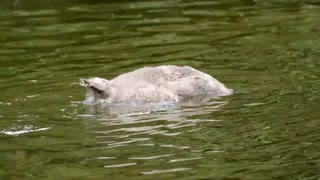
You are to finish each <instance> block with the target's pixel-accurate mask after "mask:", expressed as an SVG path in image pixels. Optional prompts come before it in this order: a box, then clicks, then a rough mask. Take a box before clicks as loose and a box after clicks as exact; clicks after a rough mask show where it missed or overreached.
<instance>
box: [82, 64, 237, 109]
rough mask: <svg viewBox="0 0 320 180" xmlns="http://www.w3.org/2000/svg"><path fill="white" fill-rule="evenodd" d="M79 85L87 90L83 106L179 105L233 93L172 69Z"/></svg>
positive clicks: (144, 70) (213, 81)
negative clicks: (205, 95)
mask: <svg viewBox="0 0 320 180" xmlns="http://www.w3.org/2000/svg"><path fill="white" fill-rule="evenodd" d="M80 85H81V86H84V87H86V88H87V94H86V100H85V101H84V103H86V104H91V103H110V104H114V103H144V102H165V101H170V102H181V101H183V100H186V99H188V98H190V97H192V96H195V95H200V94H208V95H211V96H213V97H218V96H227V95H230V94H232V92H233V90H232V89H228V88H226V87H225V86H224V85H223V84H222V83H220V82H219V81H218V80H216V79H215V78H213V77H212V76H210V75H208V74H205V73H203V72H200V71H198V70H196V69H194V68H192V67H189V66H182V67H181V66H175V65H163V66H157V67H144V68H141V69H137V70H135V71H131V72H128V73H125V74H121V75H119V76H118V77H116V78H114V79H112V80H107V79H103V78H98V77H94V78H89V79H80Z"/></svg>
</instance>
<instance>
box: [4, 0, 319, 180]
mask: <svg viewBox="0 0 320 180" xmlns="http://www.w3.org/2000/svg"><path fill="white" fill-rule="evenodd" d="M319 34H320V1H317V0H305V1H295V0H285V1H280V0H279V1H275V0H272V1H253V0H252V1H251V0H225V1H223V0H221V1H205V0H195V1H188V0H168V1H160V0H156V1H130V0H123V1H114V2H112V1H102V0H95V1H90V0H78V1H77V0H70V1H66V2H64V1H60V0H51V1H49V0H43V1H33V0H24V1H22V0H16V1H9V0H3V1H0V42H1V43H0V92H1V96H0V132H1V133H0V179H14V180H16V179H320V121H319V120H320V119H319V117H320V113H319V111H318V110H319V107H320V106H319V102H320V98H319V95H320V81H319V75H320V36H319ZM160 64H176V65H190V66H193V67H195V68H197V69H199V70H201V71H204V72H206V73H208V74H210V75H212V76H214V77H216V78H217V79H219V80H220V81H221V82H223V83H225V84H226V86H227V87H229V88H233V89H234V90H235V94H234V95H232V96H229V97H223V98H221V99H216V100H213V101H212V102H211V103H210V104H206V105H203V106H200V107H180V106H176V107H169V108H165V109H162V110H155V111H153V110H150V109H144V110H141V111H138V112H134V113H119V112H117V111H114V110H112V109H109V108H105V107H104V108H103V107H98V106H84V105H82V104H81V103H80V102H81V101H82V100H84V96H85V90H84V89H83V88H81V87H79V86H75V85H74V86H70V84H71V83H73V82H77V81H78V79H79V78H80V77H92V76H99V77H104V78H113V77H115V76H117V75H119V74H121V73H124V72H127V71H130V70H133V69H137V68H139V67H143V66H151V65H152V66H155V65H160Z"/></svg>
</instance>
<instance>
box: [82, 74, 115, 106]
mask: <svg viewBox="0 0 320 180" xmlns="http://www.w3.org/2000/svg"><path fill="white" fill-rule="evenodd" d="M80 85H81V86H83V87H86V88H87V93H86V100H85V101H84V102H83V103H85V104H93V103H98V102H108V98H109V97H110V93H111V90H110V83H109V81H108V80H106V79H102V78H98V77H94V78H89V79H82V78H81V79H80Z"/></svg>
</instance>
